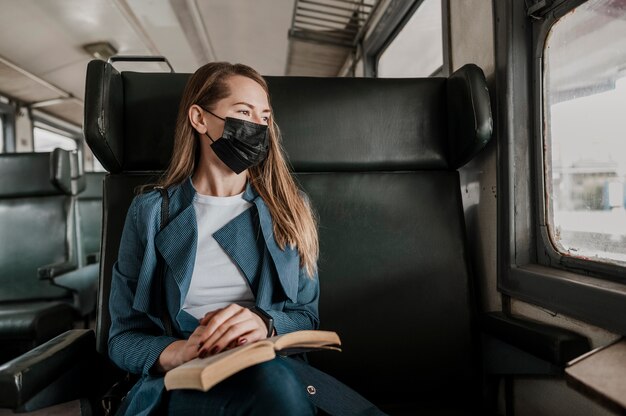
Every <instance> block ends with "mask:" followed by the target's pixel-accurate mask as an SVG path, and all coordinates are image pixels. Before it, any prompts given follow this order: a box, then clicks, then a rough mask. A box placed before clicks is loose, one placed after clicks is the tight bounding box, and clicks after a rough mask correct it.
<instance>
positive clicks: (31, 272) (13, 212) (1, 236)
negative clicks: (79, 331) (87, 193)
mask: <svg viewBox="0 0 626 416" xmlns="http://www.w3.org/2000/svg"><path fill="white" fill-rule="evenodd" d="M69 158H70V156H69V153H68V152H66V151H63V150H60V149H56V150H55V151H54V152H52V153H17V154H0V230H1V231H0V351H1V352H0V361H2V362H4V361H6V360H7V359H9V358H12V357H13V356H15V355H18V354H19V353H21V352H24V351H27V350H29V349H31V348H32V347H34V346H36V345H38V344H39V343H41V342H44V341H46V340H48V339H50V338H51V337H52V336H55V335H57V334H59V333H61V332H64V331H65V330H67V329H69V328H71V327H72V308H71V307H70V304H71V303H72V301H73V296H72V293H71V291H69V290H68V289H65V288H61V287H57V286H53V285H51V284H50V282H48V281H44V280H41V279H40V278H39V273H38V269H39V268H41V267H45V266H49V268H48V270H71V269H72V268H73V267H72V264H71V262H68V260H69V259H70V257H71V256H70V252H69V247H70V245H69V244H68V235H69V234H68V219H70V218H71V215H72V212H71V203H70V198H71V185H70V165H69Z"/></svg>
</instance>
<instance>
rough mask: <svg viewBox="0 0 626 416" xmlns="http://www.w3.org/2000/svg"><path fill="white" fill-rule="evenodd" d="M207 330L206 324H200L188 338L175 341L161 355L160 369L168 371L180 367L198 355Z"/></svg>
mask: <svg viewBox="0 0 626 416" xmlns="http://www.w3.org/2000/svg"><path fill="white" fill-rule="evenodd" d="M205 330H206V327H205V326H202V325H200V326H198V327H197V328H196V330H195V331H193V333H192V334H191V336H190V337H189V338H188V339H186V340H179V341H174V342H172V343H171V344H170V345H168V346H167V347H166V348H165V349H164V350H163V352H161V355H159V361H158V368H159V371H162V372H166V371H169V370H171V369H172V368H175V367H178V366H179V365H181V364H184V363H186V362H187V361H189V360H192V359H194V358H196V357H197V356H198V353H199V349H200V346H201V343H200V340H201V339H202V336H203V335H204V332H205Z"/></svg>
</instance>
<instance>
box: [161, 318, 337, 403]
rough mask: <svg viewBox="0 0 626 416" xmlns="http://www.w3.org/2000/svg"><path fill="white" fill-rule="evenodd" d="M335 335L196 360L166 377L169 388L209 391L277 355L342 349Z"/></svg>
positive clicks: (307, 334)
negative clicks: (240, 372)
mask: <svg viewBox="0 0 626 416" xmlns="http://www.w3.org/2000/svg"><path fill="white" fill-rule="evenodd" d="M340 345H341V341H340V340H339V336H338V335H337V333H335V332H333V331H314V330H306V331H296V332H291V333H288V334H284V335H278V336H275V337H271V338H267V339H264V340H261V341H257V342H253V343H252V344H246V345H241V346H239V347H235V348H232V349H230V350H227V351H223V352H221V353H219V354H216V355H212V356H210V357H206V358H195V359H193V360H191V361H188V362H186V363H185V364H183V365H181V366H178V367H176V368H173V369H171V370H170V371H168V372H167V374H165V388H166V389H167V390H174V389H194V390H202V391H207V390H209V389H210V388H211V387H213V386H214V385H216V384H217V383H219V382H220V381H222V380H224V379H226V378H228V377H230V376H231V375H233V374H235V373H236V372H238V371H241V370H243V369H244V368H247V367H251V366H253V365H255V364H258V363H262V362H264V361H270V360H272V359H274V357H276V354H277V353H278V354H280V355H290V354H295V353H299V352H305V351H312V350H320V349H326V350H336V351H341V349H340Z"/></svg>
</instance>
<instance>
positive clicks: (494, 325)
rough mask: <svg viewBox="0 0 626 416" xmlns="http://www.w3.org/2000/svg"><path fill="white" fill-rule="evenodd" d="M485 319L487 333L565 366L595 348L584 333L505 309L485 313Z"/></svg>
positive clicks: (482, 323)
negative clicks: (527, 317)
mask: <svg viewBox="0 0 626 416" xmlns="http://www.w3.org/2000/svg"><path fill="white" fill-rule="evenodd" d="M481 321H482V322H481V326H482V330H483V332H485V333H486V334H489V335H491V336H493V337H495V338H497V339H499V340H501V341H504V342H506V343H508V344H510V345H512V346H514V347H516V348H518V349H520V350H522V351H525V352H527V353H529V354H531V355H534V356H535V357H537V358H541V359H542V360H545V361H547V362H549V363H550V364H553V365H555V366H558V367H561V368H563V367H565V364H566V363H567V362H568V361H570V360H572V359H573V358H576V357H578V356H580V355H582V354H584V353H586V352H587V351H589V350H590V349H591V346H590V344H589V340H588V339H587V337H585V336H583V335H580V334H577V333H575V332H573V331H569V330H567V329H563V328H560V327H556V326H552V325H546V324H544V323H541V322H536V321H531V320H527V319H521V318H519V317H513V316H507V315H505V314H503V313H502V312H487V313H484V314H483V315H482V318H481Z"/></svg>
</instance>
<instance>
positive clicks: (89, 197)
mask: <svg viewBox="0 0 626 416" xmlns="http://www.w3.org/2000/svg"><path fill="white" fill-rule="evenodd" d="M104 175H105V172H85V173H84V174H83V180H84V184H85V187H84V189H83V190H82V191H81V192H80V193H78V194H77V195H76V232H77V240H78V241H77V243H78V245H77V247H78V262H79V265H80V266H86V265H88V264H94V263H97V262H98V261H99V259H100V238H101V231H102V181H103V179H104Z"/></svg>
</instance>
